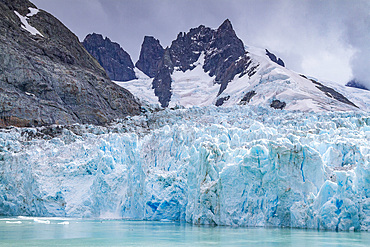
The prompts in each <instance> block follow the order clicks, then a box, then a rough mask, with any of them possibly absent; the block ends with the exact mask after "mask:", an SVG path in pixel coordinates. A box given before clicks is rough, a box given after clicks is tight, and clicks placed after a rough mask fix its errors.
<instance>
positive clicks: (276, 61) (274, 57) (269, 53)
mask: <svg viewBox="0 0 370 247" xmlns="http://www.w3.org/2000/svg"><path fill="white" fill-rule="evenodd" d="M266 55H267V56H268V57H269V58H270V59H271V61H273V62H274V63H277V64H279V65H280V66H283V67H285V64H284V62H283V60H281V58H277V57H276V56H275V54H273V53H271V52H269V50H267V49H266Z"/></svg>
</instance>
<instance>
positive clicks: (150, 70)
mask: <svg viewBox="0 0 370 247" xmlns="http://www.w3.org/2000/svg"><path fill="white" fill-rule="evenodd" d="M163 55H164V49H163V47H162V45H161V44H160V43H159V40H157V39H155V38H154V37H152V36H145V37H144V41H143V44H142V45H141V51H140V57H139V60H138V61H137V62H136V64H135V66H136V67H137V68H138V69H140V70H141V71H142V72H144V73H145V74H146V75H147V76H149V77H151V78H153V77H155V76H156V74H157V72H158V67H159V64H160V62H161V60H162V58H163Z"/></svg>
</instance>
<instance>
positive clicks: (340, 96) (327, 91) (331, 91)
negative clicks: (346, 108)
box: [310, 79, 358, 108]
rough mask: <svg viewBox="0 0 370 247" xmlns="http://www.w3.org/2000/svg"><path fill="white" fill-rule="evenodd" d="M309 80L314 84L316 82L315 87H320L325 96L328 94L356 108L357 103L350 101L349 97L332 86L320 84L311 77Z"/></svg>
mask: <svg viewBox="0 0 370 247" xmlns="http://www.w3.org/2000/svg"><path fill="white" fill-rule="evenodd" d="M310 81H311V82H312V83H314V84H316V87H317V88H318V89H320V90H321V91H322V92H324V93H325V95H326V96H328V97H329V98H334V99H336V100H338V101H340V102H342V103H345V104H348V105H351V106H354V107H356V108H358V106H357V105H355V104H354V103H353V102H351V101H350V100H349V99H347V98H346V97H345V96H344V95H343V94H341V93H339V92H337V91H335V90H334V89H333V88H331V87H327V86H325V85H323V84H321V83H320V82H318V81H315V80H313V79H310Z"/></svg>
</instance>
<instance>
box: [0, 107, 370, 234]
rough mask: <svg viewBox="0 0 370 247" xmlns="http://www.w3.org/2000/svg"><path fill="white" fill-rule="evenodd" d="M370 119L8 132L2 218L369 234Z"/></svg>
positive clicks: (219, 117) (3, 149)
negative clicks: (92, 219) (116, 219)
mask: <svg viewBox="0 0 370 247" xmlns="http://www.w3.org/2000/svg"><path fill="white" fill-rule="evenodd" d="M369 139H370V116H369V115H368V113H325V112H324V113H302V112H301V113H297V112H296V113H294V112H290V111H285V110H283V111H276V110H273V109H269V108H261V107H250V106H248V105H246V106H233V107H219V108H217V107H215V106H211V107H193V108H189V109H179V110H164V111H160V112H157V113H148V114H147V115H146V116H137V117H133V118H130V119H128V120H122V121H121V122H119V123H117V124H115V125H112V126H111V127H107V128H105V127H98V126H85V125H75V126H69V127H65V128H61V127H57V126H54V127H48V128H46V127H45V128H40V129H38V130H37V129H17V128H13V129H8V130H1V131H0V195H1V196H0V215H32V216H73V217H125V218H133V219H147V220H179V221H186V222H190V223H193V224H216V225H232V226H281V227H300V228H315V229H330V230H370V147H369Z"/></svg>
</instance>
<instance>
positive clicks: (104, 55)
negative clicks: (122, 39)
mask: <svg viewBox="0 0 370 247" xmlns="http://www.w3.org/2000/svg"><path fill="white" fill-rule="evenodd" d="M82 44H83V46H84V47H85V49H86V50H87V51H88V52H89V53H90V54H91V55H92V56H93V57H94V58H96V60H98V62H99V64H101V66H102V67H103V68H104V69H105V71H106V72H107V74H108V76H109V78H110V79H111V80H115V81H129V80H133V79H136V76H135V72H134V64H133V63H132V60H131V57H130V55H129V54H128V53H127V52H126V51H124V50H123V49H122V48H121V46H120V45H119V44H117V43H115V42H112V41H111V40H110V39H109V38H105V39H104V38H103V36H102V35H101V34H96V33H93V34H89V35H87V36H86V38H85V39H84V41H83V42H82Z"/></svg>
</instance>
